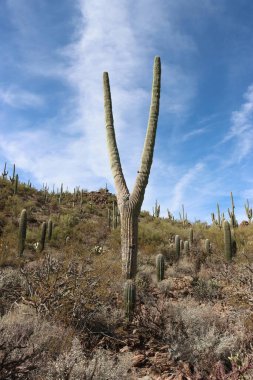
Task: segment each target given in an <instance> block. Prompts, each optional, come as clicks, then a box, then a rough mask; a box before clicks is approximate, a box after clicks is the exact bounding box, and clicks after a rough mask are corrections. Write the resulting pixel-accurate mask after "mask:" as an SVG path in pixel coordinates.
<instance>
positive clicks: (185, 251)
mask: <svg viewBox="0 0 253 380" xmlns="http://www.w3.org/2000/svg"><path fill="white" fill-rule="evenodd" d="M189 250H190V248H189V242H188V240H186V241H185V242H184V253H185V255H189Z"/></svg>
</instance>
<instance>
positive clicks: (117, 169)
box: [103, 72, 129, 197]
mask: <svg viewBox="0 0 253 380" xmlns="http://www.w3.org/2000/svg"><path fill="white" fill-rule="evenodd" d="M103 82H104V109H105V125H106V135H107V145H108V151H109V156H110V163H111V170H112V174H113V177H114V183H115V187H116V192H117V194H118V195H120V196H121V197H124V196H127V195H129V191H128V188H127V185H126V181H125V178H124V174H123V171H122V167H121V163H120V157H119V151H118V147H117V142H116V136H115V130H114V123H113V113H112V100H111V90H110V82H109V75H108V73H106V72H105V73H104V74H103Z"/></svg>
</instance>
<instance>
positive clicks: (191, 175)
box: [170, 163, 204, 212]
mask: <svg viewBox="0 0 253 380" xmlns="http://www.w3.org/2000/svg"><path fill="white" fill-rule="evenodd" d="M203 169H204V164H203V163H197V164H196V165H195V166H194V167H192V168H190V169H188V171H187V172H186V173H185V174H184V175H183V176H182V177H181V178H180V180H179V181H178V182H177V183H176V185H175V187H174V189H173V196H172V200H171V202H170V204H171V211H172V212H174V211H176V210H178V209H179V207H180V205H181V204H182V200H183V198H184V195H185V191H186V190H187V188H188V187H189V185H190V184H191V182H192V181H193V180H194V179H196V176H197V175H198V174H199V173H200V172H201V171H202V170H203Z"/></svg>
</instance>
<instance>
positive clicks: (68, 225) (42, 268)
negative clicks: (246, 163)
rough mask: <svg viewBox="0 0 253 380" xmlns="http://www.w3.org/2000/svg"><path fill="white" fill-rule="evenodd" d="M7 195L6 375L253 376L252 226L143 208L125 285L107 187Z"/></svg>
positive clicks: (0, 185)
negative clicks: (132, 273)
mask: <svg viewBox="0 0 253 380" xmlns="http://www.w3.org/2000/svg"><path fill="white" fill-rule="evenodd" d="M0 189H1V191H0V213H1V214H0V215H1V217H0V220H1V224H0V227H1V228H0V265H1V269H0V289H1V291H0V312H1V322H0V330H1V335H0V350H1V351H0V361H1V366H0V378H3V379H118V378H119V377H121V378H125V379H138V378H145V379H159V378H160V379H184V378H185V379H250V378H252V366H253V361H252V359H253V358H252V341H253V336H252V331H253V313H252V301H253V300H252V286H253V281H252V272H253V252H252V247H253V240H252V235H253V226H252V224H251V223H249V224H246V225H245V224H242V225H240V226H238V227H234V228H232V226H231V225H230V224H229V223H228V222H225V223H223V226H222V227H221V228H220V226H219V225H218V224H216V223H213V224H212V225H208V224H207V223H200V222H196V223H193V224H191V225H190V224H189V222H187V223H186V221H185V220H180V219H179V220H176V218H175V217H173V218H171V217H169V216H168V217H167V218H162V217H160V216H159V215H157V214H156V215H154V216H152V215H150V214H149V213H148V212H147V211H142V212H141V213H140V215H139V218H138V222H139V235H138V246H139V249H138V257H137V263H138V265H137V267H138V271H137V275H136V277H135V279H134V280H132V279H130V280H128V281H130V283H127V286H126V283H125V280H124V278H122V265H121V250H120V240H121V239H120V222H119V220H118V212H117V207H116V204H117V203H116V197H115V196H114V195H113V194H111V193H109V192H108V190H107V189H106V188H105V189H100V190H99V191H96V192H95V191H94V192H87V191H85V190H81V189H79V188H76V189H75V192H74V193H73V192H68V191H66V190H64V189H63V186H62V188H61V189H58V191H57V190H56V191H49V189H48V188H47V186H46V185H45V186H44V187H43V189H41V190H36V189H35V188H33V187H32V186H31V185H30V184H29V183H28V184H25V183H22V182H20V183H19V185H18V191H17V192H15V191H14V189H15V183H14V182H12V181H11V180H10V179H8V178H5V177H4V176H3V175H2V178H1V180H0ZM114 219H117V223H116V222H115V220H114ZM181 242H183V243H182V244H181ZM42 247H43V249H42ZM133 305H135V307H134V308H133Z"/></svg>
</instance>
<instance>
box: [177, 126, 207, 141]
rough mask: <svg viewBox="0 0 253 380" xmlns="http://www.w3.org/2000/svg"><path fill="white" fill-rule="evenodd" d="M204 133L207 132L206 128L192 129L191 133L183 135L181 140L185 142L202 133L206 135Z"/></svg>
mask: <svg viewBox="0 0 253 380" xmlns="http://www.w3.org/2000/svg"><path fill="white" fill-rule="evenodd" d="M206 132H207V130H206V128H198V129H193V130H192V131H191V132H188V133H185V134H184V136H183V137H182V140H183V141H187V140H189V139H190V138H192V137H193V136H196V135H202V134H203V133H206Z"/></svg>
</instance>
